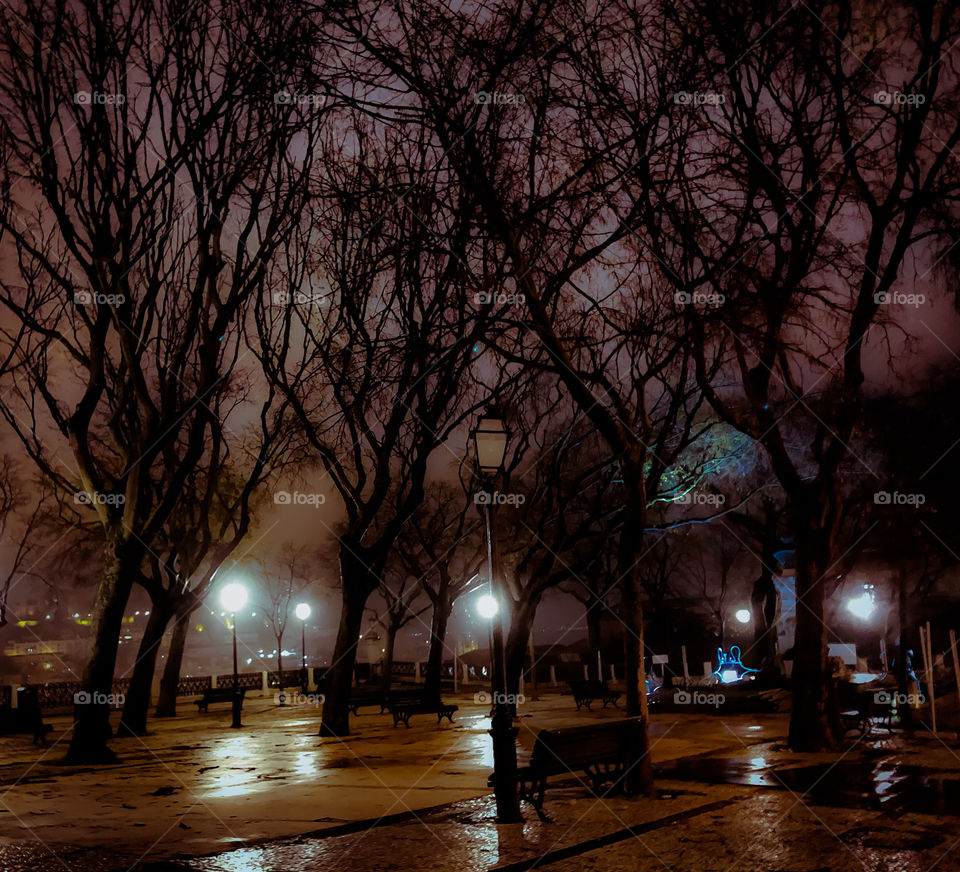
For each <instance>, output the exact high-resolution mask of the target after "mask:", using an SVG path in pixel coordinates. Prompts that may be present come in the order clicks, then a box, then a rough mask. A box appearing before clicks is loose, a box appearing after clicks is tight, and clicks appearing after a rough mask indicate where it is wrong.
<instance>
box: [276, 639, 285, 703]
mask: <svg viewBox="0 0 960 872" xmlns="http://www.w3.org/2000/svg"><path fill="white" fill-rule="evenodd" d="M275 638H276V640H277V699H278V700H280V705H283V704H284V697H283V655H282V654H281V653H280V652H281V651H283V634H280V635H279V636H276V637H275Z"/></svg>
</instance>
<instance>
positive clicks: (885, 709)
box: [840, 690, 896, 737]
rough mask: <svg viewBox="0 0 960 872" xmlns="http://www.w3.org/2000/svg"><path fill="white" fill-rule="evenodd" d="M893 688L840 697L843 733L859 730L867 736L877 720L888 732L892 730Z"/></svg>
mask: <svg viewBox="0 0 960 872" xmlns="http://www.w3.org/2000/svg"><path fill="white" fill-rule="evenodd" d="M895 693H896V691H895V690H871V691H863V692H860V693H857V694H856V697H855V698H854V699H853V700H851V699H850V697H849V696H847V697H846V698H844V699H841V706H844V704H846V707H842V708H841V711H840V720H841V722H842V723H843V729H844V732H845V733H848V732H850V731H851V730H859V731H860V735H861V737H863V736H869V735H870V734H871V733H872V732H873V730H874V727H875V726H876V724H877V722H878V721H879V722H880V723H881V724H882V725H883V727H884V728H885V729H886V731H887V732H888V733H892V732H893V724H892V718H893V711H894V709H893V698H894V695H895Z"/></svg>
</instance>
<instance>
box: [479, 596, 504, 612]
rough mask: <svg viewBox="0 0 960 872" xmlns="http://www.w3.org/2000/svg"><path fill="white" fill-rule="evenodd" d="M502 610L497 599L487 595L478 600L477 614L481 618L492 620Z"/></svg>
mask: <svg viewBox="0 0 960 872" xmlns="http://www.w3.org/2000/svg"><path fill="white" fill-rule="evenodd" d="M499 610H500V605H499V603H498V602H497V600H496V598H495V597H492V596H490V594H488V593H485V594H484V595H483V596H481V597H480V598H479V599H478V600H477V614H478V615H480V617H481V618H492V617H493V616H494V615H495V614H496V613H497V612H498V611H499Z"/></svg>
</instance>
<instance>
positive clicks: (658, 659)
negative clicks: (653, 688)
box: [650, 654, 670, 666]
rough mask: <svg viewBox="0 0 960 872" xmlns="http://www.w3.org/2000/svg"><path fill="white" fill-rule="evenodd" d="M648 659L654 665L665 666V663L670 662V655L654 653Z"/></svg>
mask: <svg viewBox="0 0 960 872" xmlns="http://www.w3.org/2000/svg"><path fill="white" fill-rule="evenodd" d="M650 659H651V660H652V661H653V665H654V666H666V664H667V663H669V662H670V655H669V654H654V655H653V657H651V658H650Z"/></svg>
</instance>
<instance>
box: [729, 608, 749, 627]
mask: <svg viewBox="0 0 960 872" xmlns="http://www.w3.org/2000/svg"><path fill="white" fill-rule="evenodd" d="M733 616H734V617H735V618H736V619H737V620H738V621H739V622H740V623H741V624H749V623H750V617H751V616H750V609H737V610H736V612H734V614H733Z"/></svg>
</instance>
